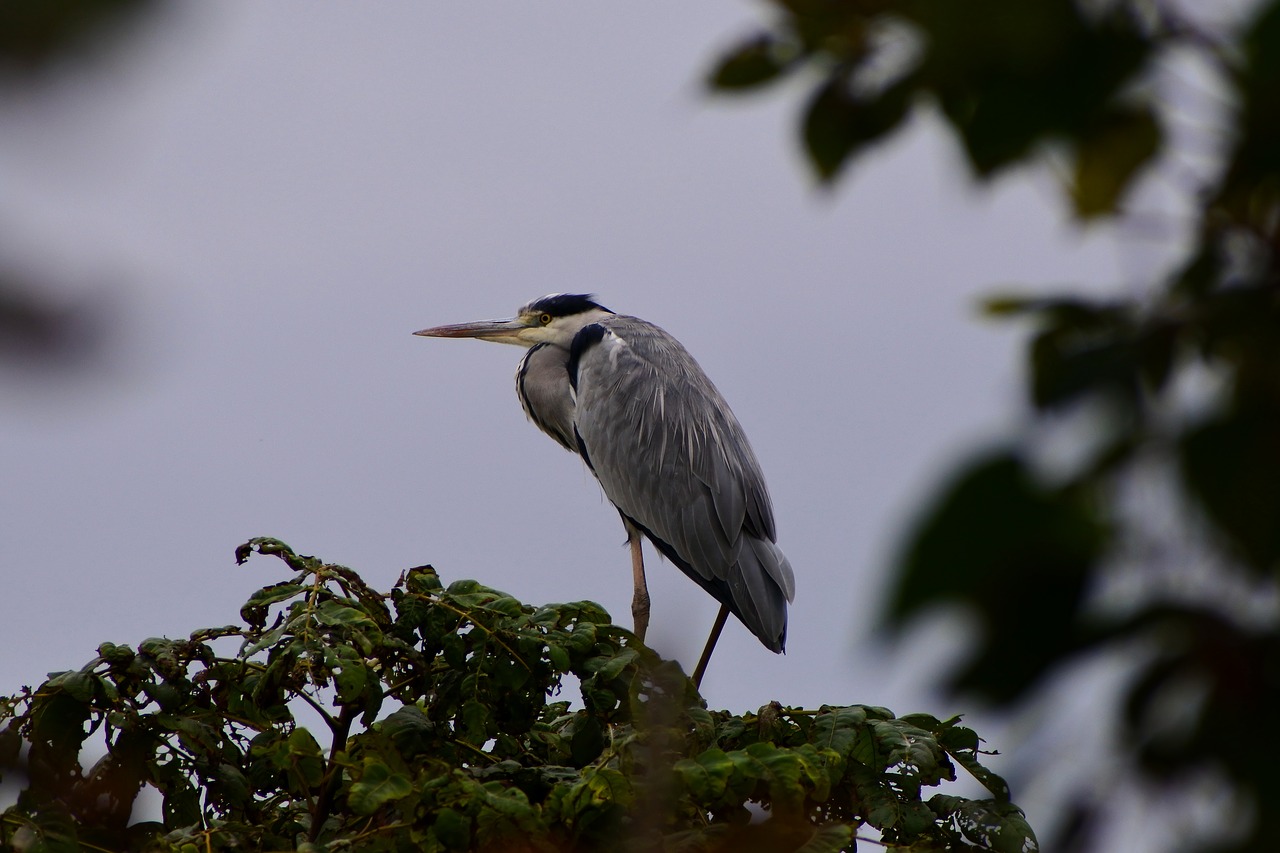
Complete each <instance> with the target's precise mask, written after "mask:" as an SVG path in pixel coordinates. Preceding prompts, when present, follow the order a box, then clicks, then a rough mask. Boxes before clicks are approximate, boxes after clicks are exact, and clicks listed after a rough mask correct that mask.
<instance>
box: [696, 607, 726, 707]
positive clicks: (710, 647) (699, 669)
mask: <svg viewBox="0 0 1280 853" xmlns="http://www.w3.org/2000/svg"><path fill="white" fill-rule="evenodd" d="M727 621H729V605H727V604H721V605H720V612H719V613H717V614H716V624H714V625H712V626H711V636H710V637H707V645H706V647H705V648H703V650H702V657H700V658H698V665H697V666H696V667H694V670H693V686H694V687H701V686H702V676H704V675H706V674H707V664H709V663H711V653H712V652H713V651H715V648H716V641H717V640H719V639H720V632H721V631H723V630H724V623H725V622H727Z"/></svg>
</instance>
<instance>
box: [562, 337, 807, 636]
mask: <svg viewBox="0 0 1280 853" xmlns="http://www.w3.org/2000/svg"><path fill="white" fill-rule="evenodd" d="M600 325H601V326H603V327H604V329H605V333H604V334H603V335H597V337H598V341H597V342H596V343H594V344H593V345H591V346H590V347H587V348H585V349H583V350H582V351H581V352H580V353H579V354H578V357H577V359H576V361H575V362H574V363H573V365H571V375H573V376H574V380H575V382H576V405H575V408H574V412H575V414H574V426H575V429H576V430H577V439H578V441H579V442H580V445H581V450H582V452H583V455H584V457H586V459H587V462H588V464H590V465H591V467H592V470H593V471H594V472H595V474H596V477H597V478H598V479H599V480H600V484H601V486H602V487H603V488H604V491H605V494H606V495H608V497H609V499H610V500H611V501H612V502H613V503H614V505H615V506H617V507H618V510H619V511H620V512H621V513H622V514H623V515H624V516H625V517H626V518H627V519H629V520H630V521H631V522H632V523H634V524H635V525H636V526H637V527H639V528H641V529H642V530H643V531H644V532H645V533H646V534H647V535H648V536H649V538H650V539H651V540H653V542H654V544H655V545H656V546H657V547H658V549H659V550H660V551H662V552H663V554H665V555H666V556H667V557H668V559H670V560H672V562H674V563H675V564H676V565H677V566H679V567H680V568H681V569H682V570H683V571H684V572H685V573H686V574H688V575H689V576H690V577H691V578H693V579H694V580H695V581H697V582H698V583H699V584H700V585H701V586H702V587H703V588H704V589H706V590H707V591H708V592H710V593H711V594H712V595H714V596H715V597H716V598H717V599H719V600H720V601H721V602H723V603H725V604H727V605H729V607H730V609H731V610H732V611H733V613H734V614H735V615H736V616H737V617H738V618H739V619H741V620H742V622H743V624H745V625H746V626H747V627H748V628H750V629H751V631H752V633H754V634H755V635H756V636H757V637H759V638H760V641H761V642H763V643H764V644H765V645H766V646H767V647H769V648H770V649H772V650H774V651H781V650H782V647H783V645H784V643H785V640H786V624H787V615H786V612H787V602H789V601H790V600H791V599H792V598H793V596H794V593H795V580H794V576H793V574H792V571H791V565H790V563H789V562H788V561H787V558H786V557H785V556H784V555H783V554H782V551H781V550H779V548H778V546H777V545H776V544H775V543H776V540H777V533H776V531H775V528H774V521H773V509H772V506H771V504H770V501H769V493H768V489H767V488H766V487H765V483H764V477H763V476H762V474H761V473H760V465H759V463H758V462H757V461H756V457H755V453H754V452H752V450H751V445H750V444H749V443H748V442H747V438H746V435H745V433H744V432H743V430H742V427H741V426H740V425H739V423H738V420H737V418H735V417H734V415H733V412H732V411H731V410H730V409H729V406H728V404H727V403H725V401H724V398H723V397H721V396H720V392H719V391H717V390H716V388H715V386H714V385H713V384H712V383H711V381H710V380H709V379H708V378H707V376H706V374H704V373H703V371H702V369H701V368H700V367H699V366H698V364H697V362H695V361H694V360H693V357H692V356H690V355H689V353H688V352H687V351H686V350H685V349H684V347H683V346H681V345H680V343H679V342H678V341H676V340H675V338H673V337H671V336H670V335H669V334H667V333H666V332H664V331H663V330H662V329H660V328H658V327H657V326H654V325H653V324H651V323H647V322H645V321H643V320H639V319H636V318H634V317H625V316H615V317H610V318H609V319H607V320H605V321H602V322H601V323H600ZM575 369H576V370H575Z"/></svg>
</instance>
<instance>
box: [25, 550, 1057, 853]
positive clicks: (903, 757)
mask: <svg viewBox="0 0 1280 853" xmlns="http://www.w3.org/2000/svg"><path fill="white" fill-rule="evenodd" d="M251 551H257V552H260V553H265V554H272V555H275V556H277V557H279V558H280V559H281V560H283V561H284V562H285V563H287V564H288V566H289V567H290V569H291V570H292V571H293V576H292V577H291V578H289V579H288V580H285V581H282V582H280V583H275V584H271V585H269V586H266V587H264V588H262V589H260V590H258V591H257V592H256V593H254V594H253V595H252V596H251V597H250V599H249V600H248V602H246V604H245V605H244V607H243V608H242V610H241V616H242V619H243V622H242V624H238V625H229V626H226V627H222V628H214V629H204V630H200V631H196V632H194V633H193V634H192V635H191V636H190V637H189V638H188V639H185V640H170V639H149V640H146V641H144V642H142V643H141V644H139V645H138V646H137V648H136V649H135V648H133V647H130V646H125V645H116V644H112V643H104V644H103V645H102V646H101V647H100V648H99V649H98V656H97V657H95V658H94V659H93V660H92V661H90V662H89V663H88V664H86V665H85V666H84V667H82V668H80V669H78V670H71V671H67V672H62V673H55V674H53V675H51V676H50V678H49V679H48V680H47V681H46V682H45V683H44V684H42V685H41V686H40V687H39V688H37V689H35V690H25V691H24V692H23V693H21V694H19V695H17V696H14V697H11V698H9V699H6V700H3V702H2V703H0V768H3V770H4V774H5V781H6V782H7V783H9V784H10V786H15V785H16V786H17V787H18V788H19V790H18V793H17V799H16V802H15V803H13V804H12V805H11V806H10V807H9V808H8V809H7V810H6V811H5V812H3V814H2V815H0V843H7V844H9V845H12V846H14V847H15V848H16V849H21V850H26V851H49V852H50V853H52V852H53V851H62V850H68V851H69V850H78V849H85V848H89V849H108V850H114V849H131V850H154V851H181V853H187V851H197V850H199V851H212V850H233V849H264V850H266V849H295V848H296V849H299V850H304V849H305V850H347V849H351V850H369V851H377V850H387V851H391V850H396V851H400V850H404V851H410V850H412V851H418V850H429V851H445V850H514V851H520V850H529V851H534V850H540V851H573V850H581V851H587V850H628V849H645V850H652V849H669V850H688V851H695V850H728V849H752V850H778V851H782V850H806V851H812V853H820V851H838V850H852V849H854V847H855V845H856V841H857V837H858V835H857V833H859V832H860V831H862V832H867V831H875V832H878V834H879V838H880V839H881V843H883V844H884V845H886V846H889V847H892V848H897V849H904V850H905V849H910V850H919V851H924V850H946V849H959V848H960V847H965V848H966V849H968V848H970V847H972V848H974V849H985V850H996V851H1027V850H1033V849H1036V847H1035V844H1036V842H1035V836H1034V835H1033V833H1032V832H1031V829H1030V828H1029V827H1028V826H1027V824H1026V822H1025V821H1024V819H1023V817H1022V813H1021V812H1020V811H1019V810H1018V809H1017V807H1016V806H1014V805H1013V804H1012V803H1011V802H1010V799H1009V792H1008V787H1007V785H1006V784H1005V783H1004V781H1003V780H1001V779H1000V778H999V777H998V776H996V775H995V774H994V773H992V772H991V771H990V770H988V769H987V768H986V767H985V766H984V765H983V764H982V762H981V751H980V748H979V739H978V737H977V735H976V734H975V733H974V732H973V731H972V730H970V729H968V728H966V727H964V726H962V725H960V723H959V720H958V719H951V720H946V721H942V720H938V719H935V718H933V717H930V716H927V715H911V716H907V717H902V718H895V717H894V715H893V714H892V713H890V712H889V711H888V710H886V709H884V708H876V707H870V706H860V705H853V706H844V707H827V706H823V707H822V708H819V709H817V710H803V709H795V708H784V707H782V706H780V705H776V704H771V705H769V706H766V707H765V708H762V709H761V710H760V712H759V713H755V714H743V715H734V714H730V713H728V712H726V711H715V712H712V711H708V710H707V709H706V707H705V703H704V702H703V701H702V699H701V697H699V695H698V693H697V691H696V689H695V688H694V686H693V684H692V682H691V681H690V680H689V679H688V678H686V677H685V675H684V674H683V673H682V672H681V671H680V669H679V668H678V666H676V665H675V664H673V663H671V662H666V661H662V660H660V659H658V658H657V656H656V655H654V653H653V652H652V651H650V650H649V649H647V648H646V647H644V646H643V645H641V644H639V643H638V642H637V641H636V640H635V638H634V636H633V635H631V634H630V632H628V631H626V630H625V629H622V628H619V627H617V626H615V625H613V624H612V623H611V622H610V619H609V616H608V614H607V613H606V612H604V611H603V610H602V609H601V608H600V607H599V606H598V605H595V604H592V603H590V602H571V603H568V604H554V605H546V606H543V607H536V608H535V607H530V606H527V605H524V604H521V603H520V602H518V601H516V600H515V599H513V598H511V597H510V596H508V595H505V594H504V593H501V592H498V591H496V590H493V589H489V588H487V587H484V586H481V585H480V584H478V583H476V582H474V581H457V582H455V583H452V584H450V585H448V586H447V587H446V586H445V585H443V583H442V582H441V580H440V578H439V576H438V575H437V574H436V572H435V571H434V570H432V569H431V568H430V567H427V566H423V567H419V568H415V569H411V570H409V571H408V572H406V573H405V574H404V575H403V576H402V577H401V579H400V581H399V582H398V583H397V584H396V586H395V587H394V588H393V589H392V590H391V591H390V592H389V593H387V594H383V593H379V592H377V591H375V590H373V589H372V588H370V587H369V586H367V585H366V584H365V583H364V582H363V581H362V580H361V579H360V578H359V576H358V575H356V574H355V573H354V572H353V571H351V570H350V569H347V568H344V567H341V566H336V565H331V564H327V563H324V562H322V561H320V560H318V559H315V558H313V557H303V556H299V555H297V554H296V553H294V552H293V551H292V550H290V549H289V548H288V547H287V546H285V545H284V544H283V543H280V542H278V541H276V540H270V539H258V540H254V541H252V542H250V543H248V544H247V545H245V546H243V548H242V549H241V550H240V552H239V559H241V560H244V559H245V558H246V557H247V556H248V555H249V553H250V552H251ZM233 646H234V647H236V648H235V649H234V650H232V648H231V647H233ZM575 683H576V694H577V696H576V700H575V701H574V702H570V701H567V700H565V699H562V698H559V697H560V696H561V695H562V694H564V693H566V692H568V691H570V690H571V688H572V686H573V685H574V684H575ZM307 719H318V720H319V723H318V725H320V726H321V728H320V729H319V730H318V731H319V734H320V737H317V736H316V734H315V733H313V731H312V730H311V728H309V727H308V726H307V725H306V724H305V723H306V720H307ZM322 740H324V741H327V746H326V745H325V744H324V743H322V742H321V741H322ZM95 745H96V749H97V751H98V752H99V753H101V754H100V756H99V757H98V758H97V760H96V761H95V760H93V755H94V753H95ZM91 762H92V763H91ZM957 767H960V768H963V769H964V770H966V771H968V772H969V773H970V774H971V775H972V776H973V777H975V778H976V779H977V781H978V782H980V783H981V784H982V785H984V786H986V788H987V789H988V790H989V791H990V794H991V796H990V798H988V799H968V798H964V797H959V796H955V795H952V794H949V793H933V795H932V796H927V795H928V793H929V791H930V789H934V788H936V787H937V786H939V785H940V784H942V783H945V782H948V781H951V780H954V779H955V778H956V773H957ZM146 788H150V789H153V790H154V791H156V792H158V793H159V796H160V800H161V804H162V805H161V808H160V814H159V815H158V816H155V819H151V820H139V819H137V816H136V815H135V812H134V810H135V805H136V803H137V799H138V796H139V794H140V792H141V791H143V789H146Z"/></svg>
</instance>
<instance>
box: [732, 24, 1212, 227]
mask: <svg viewBox="0 0 1280 853" xmlns="http://www.w3.org/2000/svg"><path fill="white" fill-rule="evenodd" d="M771 5H772V7H773V11H774V12H775V21H774V23H773V24H772V25H771V26H769V27H766V28H763V29H762V30H760V31H759V32H756V33H753V34H751V35H749V36H748V37H746V38H745V39H743V40H742V41H740V42H739V43H738V44H737V45H736V46H734V47H733V48H731V49H730V50H728V51H726V52H725V54H724V55H723V56H722V57H721V58H720V59H719V60H718V62H717V63H716V65H715V67H714V68H713V69H712V71H711V73H710V75H709V80H708V82H709V84H710V85H711V87H712V88H713V89H714V90H716V91H719V92H726V93H736V92H749V91H756V90H758V89H760V88H762V87H764V86H766V85H769V84H771V83H773V82H775V81H777V80H780V79H782V78H784V77H787V76H798V75H800V74H801V73H802V72H803V73H804V74H805V79H807V80H813V81H815V82H812V83H811V84H810V91H809V94H808V96H807V99H806V103H805V105H804V109H803V116H802V118H801V121H800V125H801V136H802V140H803V144H804V150H805V153H806V154H807V155H808V159H809V163H810V165H811V166H812V168H813V170H814V173H815V174H816V175H817V177H818V178H819V179H820V180H821V181H823V182H824V183H830V182H832V181H834V180H835V178H836V177H837V176H838V175H839V174H840V173H841V171H842V170H843V168H844V167H845V166H846V165H847V164H848V163H849V162H850V161H852V160H853V159H855V158H856V157H857V156H858V155H859V154H861V153H862V152H863V151H865V150H866V149H867V148H868V147H869V146H871V145H873V144H875V143H877V142H880V141H882V140H884V139H886V138H887V137H888V136H889V135H890V134H892V133H893V132H894V131H895V130H897V129H899V128H900V127H902V126H904V124H905V123H906V121H907V119H908V118H909V117H910V116H911V115H912V113H913V112H914V111H915V109H916V108H917V107H919V106H920V105H922V104H929V105H933V106H934V107H936V108H937V109H938V111H939V113H940V114H941V115H942V116H943V118H944V119H945V120H946V122H947V124H948V126H949V127H950V128H951V130H952V131H953V132H954V134H955V136H956V138H957V139H958V141H959V142H960V143H961V145H962V147H963V149H964V152H965V154H966V155H967V158H968V162H969V165H970V167H971V168H972V170H973V172H974V174H976V175H978V176H980V177H982V178H990V177H993V176H995V175H997V174H999V173H1000V172H1002V171H1004V170H1006V169H1008V168H1009V167H1011V166H1014V165H1016V164H1018V163H1020V162H1022V161H1024V160H1025V159H1027V158H1028V157H1029V156H1031V155H1032V154H1034V153H1037V152H1038V151H1040V150H1041V149H1043V148H1044V147H1045V146H1046V145H1053V146H1056V147H1057V148H1059V149H1061V150H1062V151H1063V152H1064V153H1065V154H1066V155H1067V158H1068V159H1069V160H1070V162H1071V164H1072V168H1071V172H1072V178H1071V182H1070V187H1069V189H1070V196H1071V200H1072V202H1073V204H1074V208H1075V210H1076V212H1077V213H1078V214H1079V215H1080V216H1084V217H1090V216H1097V215H1102V214H1108V213H1114V212H1115V211H1116V210H1117V209H1118V207H1119V205H1120V203H1121V201H1122V200H1123V197H1124V194H1125V191H1126V190H1127V189H1128V188H1129V186H1130V184H1131V182H1132V181H1133V179H1134V178H1135V177H1136V176H1137V175H1139V174H1140V173H1141V171H1142V169H1143V168H1144V167H1145V166H1146V165H1148V164H1149V163H1151V162H1152V161H1153V160H1154V159H1155V158H1156V157H1157V156H1158V154H1159V153H1160V151H1161V147H1162V145H1163V143H1164V132H1163V128H1162V122H1161V120H1160V115H1159V111H1158V109H1157V108H1156V107H1155V105H1154V104H1153V103H1152V102H1151V100H1150V98H1149V97H1148V96H1146V95H1143V94H1140V93H1139V91H1138V90H1137V88H1136V87H1135V85H1134V84H1135V83H1136V82H1139V81H1141V80H1142V79H1143V75H1144V74H1145V73H1146V72H1147V71H1148V70H1149V69H1150V67H1151V66H1152V64H1153V63H1155V62H1156V61H1157V60H1158V58H1159V57H1160V56H1162V55H1163V53H1164V51H1166V50H1167V49H1168V48H1170V47H1172V46H1174V45H1176V44H1181V43H1182V42H1184V41H1188V40H1190V36H1189V35H1188V33H1186V32H1185V31H1184V30H1183V29H1182V27H1181V26H1180V22H1179V21H1177V20H1175V19H1173V18H1172V16H1170V15H1168V14H1166V13H1165V12H1164V11H1163V10H1160V9H1159V8H1158V7H1157V9H1156V10H1154V12H1153V10H1152V8H1151V5H1152V4H1150V3H1142V2H1119V3H1107V4H1092V6H1090V7H1087V6H1086V4H1082V3H1078V2H1075V0H1034V2H1028V0H970V2H965V3H955V2H952V0H771Z"/></svg>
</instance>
